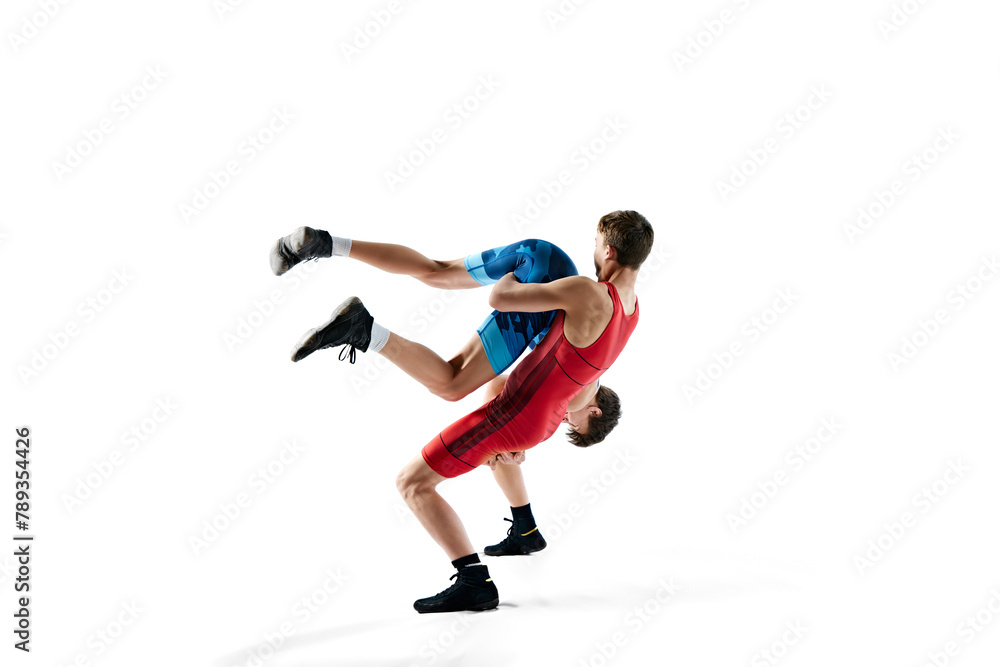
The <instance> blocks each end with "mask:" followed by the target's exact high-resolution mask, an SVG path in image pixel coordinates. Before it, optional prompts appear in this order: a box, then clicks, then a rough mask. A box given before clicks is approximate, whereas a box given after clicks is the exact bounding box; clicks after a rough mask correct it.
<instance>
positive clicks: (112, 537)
mask: <svg viewBox="0 0 1000 667" xmlns="http://www.w3.org/2000/svg"><path fill="white" fill-rule="evenodd" d="M998 19H1000V7H998V6H997V5H996V3H991V2H986V1H985V0H979V1H968V2H952V3H945V2H923V1H921V2H919V3H918V2H917V0H878V1H876V2H862V1H860V0H848V1H846V2H840V3H835V4H831V3H817V2H795V1H793V0H770V1H767V2H763V1H761V2H757V1H756V0H733V1H729V0H715V1H712V2H708V1H705V2H693V1H692V2H676V3H655V2H638V1H625V2H614V3H612V2H608V1H604V2H596V1H595V2H580V1H579V0H576V1H575V2H574V1H573V0H563V2H556V0H552V1H551V2H542V3H514V5H513V6H507V5H502V6H501V5H490V4H481V3H461V2H455V1H452V2H438V3H417V2H408V1H401V2H396V1H395V0H394V1H392V2H390V1H388V0H382V1H379V2H365V3H323V2H316V1H301V2H289V3H278V2H263V1H262V0H249V1H246V2H237V1H236V0H229V1H227V0H217V1H214V2H213V1H212V0H198V1H197V2H192V1H186V2H172V3H156V4H154V3H136V2H125V1H124V0H119V1H117V2H116V1H111V0H102V1H96V2H88V3H76V2H64V1H61V0H12V1H11V2H7V3H5V6H4V10H3V20H2V22H0V27H3V28H4V30H5V34H6V39H5V42H6V44H5V46H4V48H3V49H2V51H0V52H2V56H0V58H2V74H0V86H2V90H3V91H4V94H5V103H4V104H3V106H2V111H0V113H2V117H3V124H2V126H3V128H4V131H3V147H2V156H3V157H2V181H0V182H2V192H3V197H2V211H0V282H2V285H3V290H2V312H3V318H4V319H3V322H4V326H3V354H4V367H5V369H6V372H5V374H4V375H3V380H2V382H3V389H2V391H3V400H2V405H3V416H4V418H3V426H4V442H5V443H6V445H7V446H6V447H5V451H6V452H7V454H6V455H5V457H4V458H5V460H6V463H4V466H5V467H6V470H5V471H4V472H3V474H2V477H3V479H5V480H7V481H5V482H4V484H3V493H2V494H0V496H2V497H3V498H4V499H5V501H4V502H5V503H8V505H7V507H6V509H5V511H6V512H8V514H7V516H8V517H10V523H8V524H6V525H5V526H4V528H3V530H0V533H2V534H3V540H4V541H5V542H6V541H7V540H10V541H9V542H8V543H7V544H8V546H7V547H4V548H3V549H2V553H3V554H4V556H2V557H0V566H2V569H0V583H2V588H3V600H4V602H3V617H4V618H5V619H7V620H6V621H5V626H4V627H3V628H2V630H3V636H5V637H6V638H7V639H6V640H5V643H6V645H5V646H4V647H3V649H2V651H3V654H4V658H3V664H5V665H6V664H40V665H41V664H44V665H70V664H77V665H81V666H83V665H136V664H144V665H150V664H151V665H177V664H206V665H219V666H224V665H225V666H230V665H231V666H236V665H248V666H252V665H268V666H271V665H274V666H279V665H281V666H284V665H299V666H313V665H324V666H326V665H329V666H332V665H401V666H408V665H431V664H438V665H444V664H448V665H459V664H462V665H466V664H476V665H489V664H496V665H507V664H525V665H567V666H576V665H590V666H593V667H599V666H601V665H648V664H674V663H677V664H697V665H713V666H717V665H748V664H749V665H751V666H753V667H757V666H758V665H773V664H782V665H789V666H792V665H843V664H856V663H862V664H873V665H883V664H903V665H913V666H917V665H924V664H936V665H939V666H940V665H951V664H955V665H960V666H961V667H972V666H973V665H986V664H995V660H996V656H997V655H1000V629H998V628H997V626H998V625H1000V619H998V618H997V616H998V614H1000V574H998V572H997V568H996V564H997V563H998V562H1000V539H998V537H997V530H996V526H997V521H996V517H995V511H996V508H997V506H998V504H1000V485H998V484H997V474H998V471H1000V455H998V453H997V431H996V415H997V399H998V394H1000V392H998V389H997V370H998V362H1000V356H998V352H997V346H996V341H997V339H998V337H997V334H998V329H1000V327H998V325H1000V317H998V304H1000V285H996V284H995V283H998V282H1000V281H998V280H996V279H995V278H996V273H997V271H998V270H1000V267H998V265H997V261H998V254H997V253H998V252H1000V233H998V230H997V224H996V221H997V211H996V208H997V206H996V196H995V189H996V186H995V179H996V173H997V171H996V156H997V148H998V130H997V122H996V119H997V118H998V117H1000V108H998V107H1000V105H998V101H1000V96H998V94H997V75H998V68H1000V57H998V48H997V40H996V30H995V26H996V24H997V21H998ZM619 208H626V209H635V210H638V211H640V212H642V213H643V214H644V215H646V216H647V217H648V218H649V220H650V221H651V222H652V224H653V225H654V228H655V230H656V245H655V249H654V253H653V255H652V256H651V258H650V259H649V261H648V262H647V266H646V268H645V269H644V271H643V273H642V274H641V276H640V284H639V286H638V289H637V291H638V294H639V299H640V301H641V308H642V321H641V324H640V325H639V328H638V330H637V331H636V334H635V335H634V336H633V338H632V341H631V342H630V344H629V347H628V348H627V349H626V350H625V352H624V353H623V354H622V356H621V358H620V360H619V362H618V363H617V364H616V366H615V367H614V368H613V369H612V370H611V371H610V372H609V373H608V374H607V375H606V376H605V380H606V382H607V384H609V385H611V386H614V387H615V388H616V389H617V390H618V391H619V392H620V394H621V395H622V398H623V404H624V410H625V416H624V418H623V421H622V424H621V426H620V427H619V429H618V430H617V431H616V432H615V433H614V435H613V436H612V437H611V438H609V439H608V441H606V442H605V443H603V444H602V445H600V446H597V447H594V448H593V449H592V450H577V449H576V448H573V447H572V446H570V445H569V444H567V443H566V442H565V438H564V436H563V434H562V433H559V434H557V435H556V436H555V437H553V438H552V439H551V440H550V441H548V442H546V443H544V444H542V445H541V446H539V447H537V448H535V449H533V450H532V451H530V452H529V453H528V456H527V461H526V463H525V467H524V470H525V474H526V476H527V480H528V485H529V490H530V492H531V500H532V506H533V508H534V509H535V514H536V517H537V518H538V520H539V523H540V525H541V527H542V530H543V533H544V534H545V535H546V537H547V538H548V540H549V544H550V546H549V548H548V549H547V550H546V551H544V552H542V553H540V554H537V555H535V556H533V557H530V558H522V559H490V561H489V565H490V566H491V572H492V573H493V576H494V578H495V580H496V582H497V585H498V587H499V589H500V594H501V606H500V608H499V609H498V610H497V611H495V612H490V613H483V614H471V613H467V614H457V615H432V616H419V615H417V614H416V613H414V612H413V610H412V609H411V607H410V605H411V603H412V601H413V600H414V599H415V598H417V597H423V596H425V595H430V594H433V593H436V592H437V591H438V590H440V589H441V588H443V587H444V586H445V584H447V577H448V576H449V575H450V574H451V567H450V565H449V563H448V561H447V558H446V557H445V556H444V555H443V554H442V552H441V551H440V550H439V549H438V548H437V546H436V545H435V544H434V543H433V542H432V541H431V540H430V538H429V537H427V536H426V535H425V534H424V532H423V531H422V529H421V528H420V526H419V525H418V524H417V522H416V521H415V519H414V518H413V517H412V515H410V514H409V513H408V512H407V511H406V510H405V508H404V506H403V504H402V503H401V501H400V500H399V498H398V495H397V494H396V491H395V488H394V478H395V474H396V472H397V471H398V469H399V468H401V467H402V466H403V464H404V463H405V462H406V461H408V460H409V459H410V458H411V457H413V456H414V455H416V453H417V452H418V450H419V448H420V447H421V446H423V445H424V444H425V443H426V442H427V441H428V440H430V439H431V437H433V436H434V435H435V434H436V433H437V432H438V431H439V430H440V429H441V428H442V427H444V426H446V425H447V424H449V423H450V422H451V421H453V420H454V419H455V418H457V417H458V416H460V415H462V414H464V413H465V412H468V411H469V410H471V409H473V407H474V406H475V405H477V402H478V400H479V396H478V395H476V396H472V397H469V398H467V399H465V400H464V401H462V402H460V403H458V404H451V403H445V402H443V401H440V400H439V399H436V398H435V397H433V396H431V395H430V394H429V393H427V392H426V391H424V390H423V389H421V388H420V387H419V386H417V385H416V384H415V383H414V382H413V381H412V380H410V379H409V378H407V377H406V376H405V375H403V374H402V373H401V372H399V371H397V370H396V369H394V368H386V367H385V366H384V365H381V364H376V363H375V361H376V359H375V357H374V355H367V356H366V355H360V356H359V359H358V363H357V365H355V366H353V367H352V366H350V365H348V364H346V363H342V362H338V361H337V359H336V354H335V352H324V353H321V354H318V355H316V356H315V357H312V358H310V359H308V360H307V361H305V362H303V363H301V364H292V363H291V362H290V361H289V359H288V352H289V350H290V349H291V347H292V345H293V344H294V343H295V342H296V341H297V340H298V338H299V336H300V335H301V334H302V332H304V331H305V330H306V329H308V328H310V327H313V326H315V325H316V324H317V323H319V322H322V321H323V320H325V319H326V317H327V316H328V315H329V312H330V310H331V309H332V308H333V307H334V306H335V305H336V304H338V303H339V302H340V301H341V300H342V299H343V298H345V297H346V296H349V295H351V294H357V295H359V296H361V297H362V298H363V299H364V300H365V302H366V304H368V306H369V307H370V309H371V311H372V312H373V313H374V314H375V316H376V318H377V319H378V320H379V321H380V322H382V323H384V324H385V325H386V326H388V327H390V328H391V329H394V330H396V331H398V332H400V333H404V334H409V335H411V336H412V337H414V338H415V339H417V340H419V341H421V342H423V343H425V344H427V345H429V346H431V347H432V348H433V349H435V350H438V351H439V352H441V353H442V354H445V355H448V354H450V353H452V352H454V351H455V350H457V349H458V346H459V345H460V344H461V343H462V342H464V341H465V340H466V339H467V338H468V337H469V335H470V334H471V332H472V331H473V330H474V327H475V326H476V325H477V324H478V323H479V322H480V321H481V320H482V319H483V317H484V316H485V315H486V313H487V312H488V310H489V309H488V306H487V291H486V290H473V291H468V292H463V293H461V294H452V293H448V292H441V291H436V290H433V289H430V288H428V287H425V286H423V285H421V284H419V283H417V282H416V281H413V280H410V279H407V278H404V277H398V276H388V275H384V274H380V273H378V272H377V271H375V270H373V269H371V268H369V267H367V266H364V265H361V264H358V263H354V262H349V261H344V260H331V261H327V262H321V263H315V264H309V265H306V266H304V267H300V268H299V269H296V270H295V271H293V272H291V273H290V274H288V275H287V276H286V277H285V278H281V279H279V278H275V277H274V276H272V275H271V274H270V271H269V269H268V263H267V253H268V249H269V247H270V245H271V244H272V243H273V242H274V240H275V239H276V238H277V237H279V236H281V235H283V234H285V233H287V232H289V231H291V230H292V229H293V228H295V227H297V226H299V225H302V224H309V225H313V226H318V227H321V228H326V229H330V230H332V231H333V232H334V233H336V234H339V235H343V236H348V237H354V238H363V239H368V240H379V241H393V242H398V243H405V244H408V245H412V246H413V247H415V248H418V249H420V250H422V251H425V252H426V253H428V254H430V255H432V256H434V257H436V258H439V259H448V258H453V257H459V256H463V255H465V254H467V253H469V252H473V251H478V250H482V249H484V248H489V247H494V246H497V245H500V244H503V243H508V242H512V241H514V240H517V239H520V238H525V237H540V238H545V239H548V240H551V241H553V242H555V243H557V244H559V245H560V246H562V247H563V248H565V249H566V250H567V251H568V252H569V253H570V255H571V256H572V257H573V258H574V259H575V260H576V262H577V264H578V265H579V266H580V267H581V269H582V270H583V272H584V273H586V274H588V275H589V273H590V271H589V267H590V266H591V264H590V261H591V260H590V254H591V252H592V239H593V229H594V226H595V224H596V221H597V219H598V218H599V217H600V216H601V215H603V214H604V213H607V212H609V211H611V210H614V209H619ZM21 426H29V427H30V428H31V432H32V442H31V454H30V456H31V464H30V466H31V468H30V469H31V472H32V492H31V496H32V497H31V503H32V507H31V520H30V529H29V531H27V532H28V533H30V534H32V535H34V536H35V540H34V542H33V543H32V562H31V574H30V576H31V581H30V585H31V591H30V596H31V603H30V609H31V629H32V639H31V649H32V651H31V653H30V654H24V653H22V652H21V651H18V650H16V649H14V648H13V644H14V642H15V637H14V635H13V629H14V623H15V619H14V618H13V613H14V611H15V597H16V596H15V592H14V586H15V584H16V583H17V582H16V579H17V577H18V573H17V563H16V562H15V561H16V559H15V558H14V556H13V552H14V548H15V542H14V541H13V539H11V538H12V537H13V536H14V535H15V534H22V532H21V531H18V530H17V529H16V528H15V526H14V522H13V516H12V514H13V511H12V510H13V508H12V507H11V506H12V505H13V504H14V486H13V472H14V471H15V470H17V469H16V468H15V464H16V453H15V438H16V436H15V428H17V427H21ZM442 491H443V493H444V495H445V496H446V497H447V498H448V499H449V500H450V501H451V502H452V503H453V504H454V505H455V507H456V508H457V509H458V511H459V513H460V515H461V516H462V517H463V518H464V520H465V522H466V524H467V527H468V530H469V533H470V535H471V537H472V539H473V542H474V544H476V545H477V547H478V548H480V549H481V548H482V547H483V546H485V545H486V544H490V543H493V542H495V541H498V540H499V539H500V538H501V537H503V534H504V531H505V529H506V525H507V524H506V523H504V522H503V521H502V517H503V516H505V515H506V513H507V512H508V508H507V505H506V502H505V501H504V499H503V497H502V495H501V494H500V493H499V491H498V490H497V489H496V488H495V486H494V485H493V483H492V480H491V477H490V474H489V472H488V471H487V470H486V469H482V470H479V471H474V472H473V473H471V474H468V475H466V476H464V477H462V478H461V479H458V480H456V481H454V482H451V483H449V484H447V485H446V486H445V487H442ZM199 540H200V542H199ZM19 595H20V594H19ZM991 656H992V658H991ZM991 660H992V661H991Z"/></svg>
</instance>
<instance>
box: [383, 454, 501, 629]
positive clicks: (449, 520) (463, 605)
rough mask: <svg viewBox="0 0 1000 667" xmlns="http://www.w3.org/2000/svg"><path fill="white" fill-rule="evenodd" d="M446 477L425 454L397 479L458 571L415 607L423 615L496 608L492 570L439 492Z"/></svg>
mask: <svg viewBox="0 0 1000 667" xmlns="http://www.w3.org/2000/svg"><path fill="white" fill-rule="evenodd" d="M445 479H447V478H446V477H444V476H443V475H439V474H438V473H436V472H434V470H432V469H431V467H430V466H429V465H427V462H426V461H425V460H424V458H423V456H417V457H416V458H414V459H413V460H412V461H410V463H408V464H407V465H406V467H405V468H403V469H402V470H401V471H400V473H399V476H398V477H397V478H396V488H397V489H398V490H399V493H400V495H401V496H402V497H403V500H405V501H406V504H407V506H408V507H409V508H410V510H412V511H413V514H414V515H415V516H416V517H417V519H419V521H420V523H421V525H423V527H424V529H425V530H426V531H427V532H428V533H429V534H430V536H431V537H432V538H434V541H435V542H437V543H438V545H440V547H441V548H442V549H444V551H445V553H446V554H448V558H449V559H451V564H452V565H454V566H455V569H456V570H458V571H457V572H456V574H454V575H452V578H457V581H456V582H455V583H454V584H452V585H451V586H450V587H448V588H446V589H445V590H443V591H441V592H440V593H438V594H437V595H434V596H431V597H428V598H423V599H421V600H417V601H416V602H414V603H413V608H414V609H416V610H417V611H419V612H420V613H422V614H423V613H430V612H447V611H482V610H484V609H493V608H495V607H496V606H497V604H498V603H499V595H498V593H497V587H496V585H495V584H494V583H493V579H492V578H491V577H490V572H489V570H488V569H487V567H486V565H484V564H483V563H481V562H480V561H479V555H478V554H477V553H476V552H475V550H474V549H473V548H472V542H470V541H469V535H468V534H467V533H466V532H465V526H463V525H462V521H461V519H459V518H458V514H456V513H455V510H454V509H452V507H451V505H449V504H448V503H447V501H445V499H444V498H442V497H441V495H440V494H439V493H438V492H437V485H438V484H440V483H441V482H443V481H444V480H445Z"/></svg>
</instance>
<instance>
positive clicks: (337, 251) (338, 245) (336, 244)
mask: <svg viewBox="0 0 1000 667" xmlns="http://www.w3.org/2000/svg"><path fill="white" fill-rule="evenodd" d="M330 238H332V239H333V256H334V257H348V256H350V254H351V239H345V238H341V237H339V236H334V235H333V234H330Z"/></svg>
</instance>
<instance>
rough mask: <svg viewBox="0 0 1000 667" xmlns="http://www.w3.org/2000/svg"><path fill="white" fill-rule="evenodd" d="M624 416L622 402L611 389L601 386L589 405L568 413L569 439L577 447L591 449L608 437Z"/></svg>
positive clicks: (565, 419)
mask: <svg viewBox="0 0 1000 667" xmlns="http://www.w3.org/2000/svg"><path fill="white" fill-rule="evenodd" d="M621 416H622V402H621V399H619V398H618V394H616V393H615V392H614V391H613V390H612V389H611V387H606V386H604V385H601V386H600V387H598V388H597V394H595V395H594V398H593V400H591V401H590V403H589V404H588V405H586V406H585V407H583V408H581V409H580V410H574V411H573V412H567V413H566V416H565V417H563V421H564V422H565V423H567V424H569V426H570V430H569V433H568V434H567V437H568V438H569V441H570V442H572V443H573V444H574V445H576V446H577V447H590V446H591V445H596V444H597V443H599V442H601V441H602V440H604V438H606V437H608V434H609V433H611V431H612V430H613V429H614V427H615V426H617V425H618V420H619V419H620V418H621Z"/></svg>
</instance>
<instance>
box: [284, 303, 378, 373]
mask: <svg viewBox="0 0 1000 667" xmlns="http://www.w3.org/2000/svg"><path fill="white" fill-rule="evenodd" d="M374 322H375V318H373V317H372V316H371V315H370V314H369V313H368V309H367V308H365V305H364V304H363V303H361V299H359V298H358V297H356V296H352V297H350V298H349V299H347V300H346V301H344V302H343V303H342V304H340V305H339V306H337V309H336V310H334V311H333V315H331V316H330V319H329V320H327V321H326V323H325V324H323V325H322V326H319V327H317V328H315V329H310V330H309V331H307V332H306V333H305V335H304V336H303V337H302V340H300V341H299V342H298V344H297V345H296V346H295V347H293V348H292V361H301V360H302V359H305V358H306V357H308V356H309V355H310V354H312V353H313V352H315V351H316V350H322V349H323V348H326V347H334V346H337V345H343V346H344V348H343V349H342V350H341V351H340V360H341V361H343V360H344V356H345V354H348V353H349V356H350V362H351V363H352V364H353V363H354V356H355V350H356V349H357V350H361V351H362V352H367V351H368V345H369V344H370V343H371V342H372V324H374Z"/></svg>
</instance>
